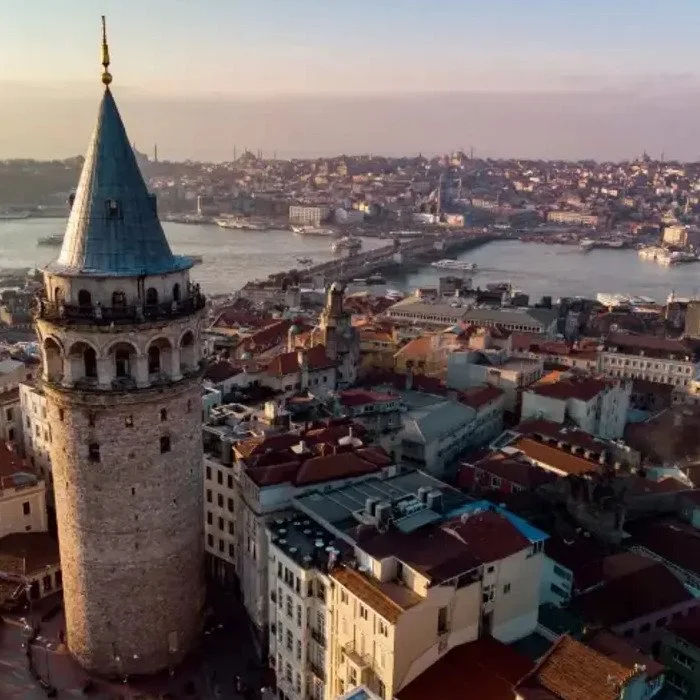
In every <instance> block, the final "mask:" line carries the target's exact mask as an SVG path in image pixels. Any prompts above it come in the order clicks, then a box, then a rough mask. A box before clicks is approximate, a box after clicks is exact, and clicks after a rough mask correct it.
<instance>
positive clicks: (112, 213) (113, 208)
mask: <svg viewBox="0 0 700 700" xmlns="http://www.w3.org/2000/svg"><path fill="white" fill-rule="evenodd" d="M105 204H106V208H107V218H108V219H121V207H120V206H119V202H118V201H117V200H116V199H108V200H107V202H106V203H105Z"/></svg>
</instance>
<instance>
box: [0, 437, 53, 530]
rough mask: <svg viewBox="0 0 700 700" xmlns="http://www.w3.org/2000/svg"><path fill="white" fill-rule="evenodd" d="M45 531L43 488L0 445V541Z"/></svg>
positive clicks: (20, 461) (21, 461) (12, 452)
mask: <svg viewBox="0 0 700 700" xmlns="http://www.w3.org/2000/svg"><path fill="white" fill-rule="evenodd" d="M47 529H48V518H47V513H46V485H45V482H44V480H43V479H39V478H37V476H36V474H35V473H34V472H33V471H32V470H31V469H30V468H29V467H28V465H27V463H26V461H25V460H24V459H23V458H22V457H21V456H20V455H19V454H18V453H17V451H16V450H15V449H10V447H8V446H7V445H6V444H5V443H3V442H0V537H3V536H4V535H7V534H10V533H13V532H44V531H45V530H47Z"/></svg>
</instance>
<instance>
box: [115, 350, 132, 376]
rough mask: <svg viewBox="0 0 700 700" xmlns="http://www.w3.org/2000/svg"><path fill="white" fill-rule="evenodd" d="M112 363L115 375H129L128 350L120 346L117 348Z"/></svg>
mask: <svg viewBox="0 0 700 700" xmlns="http://www.w3.org/2000/svg"><path fill="white" fill-rule="evenodd" d="M114 365H115V374H116V375H117V377H129V376H131V370H130V367H129V351H128V350H125V349H121V348H120V349H119V350H117V351H116V352H115V353H114Z"/></svg>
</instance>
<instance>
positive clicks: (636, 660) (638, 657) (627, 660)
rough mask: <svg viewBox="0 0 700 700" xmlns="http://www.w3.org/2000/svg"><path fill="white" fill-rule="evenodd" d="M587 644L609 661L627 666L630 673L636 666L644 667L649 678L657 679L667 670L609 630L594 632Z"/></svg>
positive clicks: (588, 638)
mask: <svg viewBox="0 0 700 700" xmlns="http://www.w3.org/2000/svg"><path fill="white" fill-rule="evenodd" d="M585 642H586V645H587V646H589V647H591V649H595V650H596V651H599V652H600V653H601V654H603V655H604V656H607V657H608V658H609V659H613V660H615V661H617V662H618V663H620V664H622V665H623V666H626V667H627V668H628V669H629V670H630V671H634V670H635V669H634V666H635V664H638V665H640V666H644V667H645V668H646V674H647V677H648V678H656V677H657V676H658V675H660V674H661V673H663V672H664V670H665V669H664V666H663V665H662V664H660V663H658V662H657V661H655V660H654V659H652V658H651V657H650V656H648V655H647V654H644V653H643V652H641V651H640V650H639V649H636V648H635V647H633V646H632V645H631V644H630V643H629V642H627V641H625V640H624V639H622V637H618V636H617V635H616V634H613V633H612V632H608V631H607V630H599V631H598V632H594V633H593V634H592V635H591V636H589V637H586V639H585Z"/></svg>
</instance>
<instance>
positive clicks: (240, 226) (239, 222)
mask: <svg viewBox="0 0 700 700" xmlns="http://www.w3.org/2000/svg"><path fill="white" fill-rule="evenodd" d="M214 221H215V223H216V225H217V226H219V227H221V228H230V229H236V230H237V231H267V229H268V227H267V226H266V225H265V224H264V223H261V222H259V221H251V220H250V219H241V218H238V217H234V216H232V217H225V218H224V217H222V218H220V219H215V220H214Z"/></svg>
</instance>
